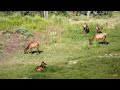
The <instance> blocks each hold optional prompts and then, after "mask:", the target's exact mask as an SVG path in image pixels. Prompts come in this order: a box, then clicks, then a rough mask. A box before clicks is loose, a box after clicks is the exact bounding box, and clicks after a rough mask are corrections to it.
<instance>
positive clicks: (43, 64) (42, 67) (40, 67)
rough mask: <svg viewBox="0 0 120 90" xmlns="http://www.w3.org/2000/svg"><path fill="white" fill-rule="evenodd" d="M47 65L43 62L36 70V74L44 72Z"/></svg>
mask: <svg viewBox="0 0 120 90" xmlns="http://www.w3.org/2000/svg"><path fill="white" fill-rule="evenodd" d="M46 65H47V64H46V63H45V62H42V63H41V65H40V66H37V68H36V69H35V71H36V72H38V71H42V70H43V69H44V68H45V67H46Z"/></svg>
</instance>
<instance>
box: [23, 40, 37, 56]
mask: <svg viewBox="0 0 120 90" xmlns="http://www.w3.org/2000/svg"><path fill="white" fill-rule="evenodd" d="M33 48H37V51H38V52H39V42H38V41H32V42H30V43H29V44H28V46H27V47H26V48H25V49H24V53H25V54H26V53H27V50H29V49H30V51H31V53H32V49H33Z"/></svg>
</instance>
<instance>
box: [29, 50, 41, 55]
mask: <svg viewBox="0 0 120 90" xmlns="http://www.w3.org/2000/svg"><path fill="white" fill-rule="evenodd" d="M42 52H43V51H32V52H30V53H31V54H41V53H42Z"/></svg>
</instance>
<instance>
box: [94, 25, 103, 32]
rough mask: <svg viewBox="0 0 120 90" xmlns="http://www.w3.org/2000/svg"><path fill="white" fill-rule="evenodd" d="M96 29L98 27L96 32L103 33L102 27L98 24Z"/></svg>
mask: <svg viewBox="0 0 120 90" xmlns="http://www.w3.org/2000/svg"><path fill="white" fill-rule="evenodd" d="M95 29H96V33H102V32H101V28H100V26H99V25H98V24H97V25H96V27H95Z"/></svg>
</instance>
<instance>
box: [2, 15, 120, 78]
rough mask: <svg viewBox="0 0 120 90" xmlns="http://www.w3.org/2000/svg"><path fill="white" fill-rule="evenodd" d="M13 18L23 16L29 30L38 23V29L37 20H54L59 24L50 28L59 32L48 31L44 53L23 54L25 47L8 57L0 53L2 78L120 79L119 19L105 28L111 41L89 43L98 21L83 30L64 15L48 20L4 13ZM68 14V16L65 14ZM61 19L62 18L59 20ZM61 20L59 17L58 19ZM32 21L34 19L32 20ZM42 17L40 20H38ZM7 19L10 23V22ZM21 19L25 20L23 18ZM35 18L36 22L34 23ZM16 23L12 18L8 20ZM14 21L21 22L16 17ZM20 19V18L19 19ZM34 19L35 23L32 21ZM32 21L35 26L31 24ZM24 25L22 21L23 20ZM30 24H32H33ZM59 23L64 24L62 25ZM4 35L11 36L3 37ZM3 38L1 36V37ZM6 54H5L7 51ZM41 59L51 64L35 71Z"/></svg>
mask: <svg viewBox="0 0 120 90" xmlns="http://www.w3.org/2000/svg"><path fill="white" fill-rule="evenodd" d="M10 18H12V20H13V21H14V20H15V18H22V20H25V22H24V23H23V26H27V25H28V27H26V28H27V29H28V30H30V29H32V28H33V27H34V26H35V25H36V30H35V31H34V32H43V31H44V30H42V31H39V30H38V31H37V29H38V28H39V27H37V26H38V23H42V22H43V24H42V25H41V27H44V24H45V23H44V22H46V23H48V24H46V26H49V24H50V23H51V22H52V24H51V26H52V25H53V27H55V25H56V28H51V29H50V28H48V29H50V30H49V31H46V32H52V30H53V29H54V31H56V33H57V34H51V33H47V34H48V37H47V38H48V44H44V43H42V44H41V46H40V48H39V49H40V50H41V51H43V52H42V53H41V54H24V53H23V50H24V48H23V47H20V48H21V49H20V50H19V49H17V50H19V51H18V52H15V53H11V54H10V56H9V55H8V56H6V57H8V58H3V57H2V56H1V57H0V78H1V79H9V78H12V79H18V78H21V79H120V67H119V66H120V61H119V60H120V30H119V28H120V26H119V23H118V24H117V25H116V27H115V29H107V28H104V30H103V31H104V32H106V33H107V34H108V36H107V42H109V44H108V45H102V44H98V43H97V42H94V43H93V45H88V39H89V38H91V36H92V35H93V34H94V33H95V31H94V27H95V24H96V22H95V23H89V26H90V33H89V34H83V30H82V26H81V25H79V24H72V25H71V24H70V23H69V22H67V19H65V21H66V23H65V24H63V23H62V22H64V20H63V17H55V16H53V17H52V18H49V19H48V20H46V19H43V18H41V17H38V16H36V17H35V18H34V19H33V18H32V17H30V16H26V17H18V16H15V17H14V18H13V16H12V17H4V20H3V21H5V19H7V20H8V22H9V20H10ZM64 18H65V17H64ZM58 19H60V20H61V21H60V22H58V21H59V20H58ZM57 20H58V21H57ZM30 21H31V23H29V22H30ZM39 21H40V22H39ZM8 22H7V23H8ZM21 22H22V21H21ZM35 22H36V24H35ZM9 23H13V22H9ZM14 23H18V22H17V20H16V21H14ZM19 23H20V22H19ZM33 23H34V24H33ZM31 24H33V26H32V25H31ZM20 25H21V24H20ZM30 26H31V27H30ZM59 27H63V29H60V28H59ZM7 28H9V27H6V28H5V27H4V28H3V26H2V27H1V29H4V30H5V29H7ZM4 39H8V40H9V38H3V41H5V40H4ZM1 41H2V40H1ZM1 51H2V52H3V53H0V55H3V56H5V55H7V54H5V52H4V51H3V50H2V49H1ZM4 54H5V55H4ZM71 60H72V61H74V60H78V62H77V64H73V65H69V64H68V62H69V61H71ZM42 61H45V62H46V63H47V64H48V65H47V67H46V68H45V69H44V71H41V72H35V68H36V67H37V66H38V65H40V63H41V62H42Z"/></svg>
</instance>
